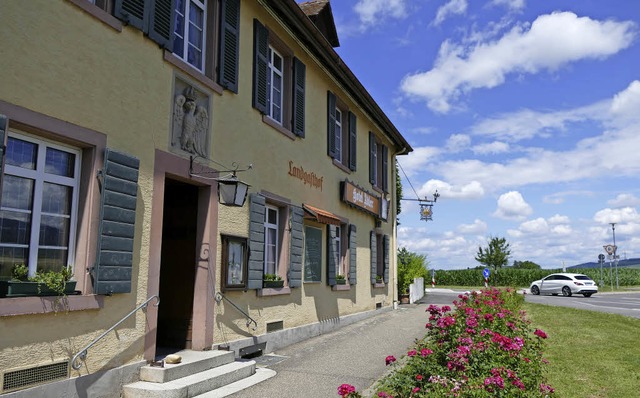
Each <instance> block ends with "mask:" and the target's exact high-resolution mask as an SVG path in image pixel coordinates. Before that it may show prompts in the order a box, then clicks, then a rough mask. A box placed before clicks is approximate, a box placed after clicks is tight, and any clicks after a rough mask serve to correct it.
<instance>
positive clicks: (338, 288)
mask: <svg viewBox="0 0 640 398" xmlns="http://www.w3.org/2000/svg"><path fill="white" fill-rule="evenodd" d="M331 290H332V291H334V292H341V291H345V290H351V285H348V284H344V285H333V286H331Z"/></svg>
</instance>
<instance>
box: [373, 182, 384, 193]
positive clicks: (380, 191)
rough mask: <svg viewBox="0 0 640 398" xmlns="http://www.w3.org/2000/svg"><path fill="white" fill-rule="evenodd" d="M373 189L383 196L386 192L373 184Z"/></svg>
mask: <svg viewBox="0 0 640 398" xmlns="http://www.w3.org/2000/svg"><path fill="white" fill-rule="evenodd" d="M371 187H372V188H373V190H374V191H376V192H377V193H379V194H383V193H384V192H383V191H382V189H381V188H379V187H378V186H377V185H373V184H371Z"/></svg>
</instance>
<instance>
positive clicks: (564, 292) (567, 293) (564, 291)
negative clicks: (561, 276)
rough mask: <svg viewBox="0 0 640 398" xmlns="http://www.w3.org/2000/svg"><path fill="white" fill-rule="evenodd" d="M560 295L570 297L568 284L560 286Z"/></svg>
mask: <svg viewBox="0 0 640 398" xmlns="http://www.w3.org/2000/svg"><path fill="white" fill-rule="evenodd" d="M562 295H563V296H565V297H571V289H569V286H565V287H563V288H562Z"/></svg>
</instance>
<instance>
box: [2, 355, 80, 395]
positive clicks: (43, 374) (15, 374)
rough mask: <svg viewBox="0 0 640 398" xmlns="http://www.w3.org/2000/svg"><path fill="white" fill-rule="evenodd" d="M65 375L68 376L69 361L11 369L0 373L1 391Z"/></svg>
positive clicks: (17, 388) (32, 384)
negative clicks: (0, 379)
mask: <svg viewBox="0 0 640 398" xmlns="http://www.w3.org/2000/svg"><path fill="white" fill-rule="evenodd" d="M67 377H69V361H64V362H58V363H51V364H47V365H40V366H35V367H31V368H26V369H19V370H13V371H9V372H5V373H4V374H3V375H2V392H3V393H5V392H8V391H12V390H19V389H23V388H27V387H33V386H36V385H38V384H43V383H46V382H50V381H54V380H60V379H66V378H67Z"/></svg>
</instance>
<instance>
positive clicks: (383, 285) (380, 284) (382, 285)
mask: <svg viewBox="0 0 640 398" xmlns="http://www.w3.org/2000/svg"><path fill="white" fill-rule="evenodd" d="M373 287H374V288H381V287H387V284H386V283H378V282H376V283H374V284H373Z"/></svg>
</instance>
